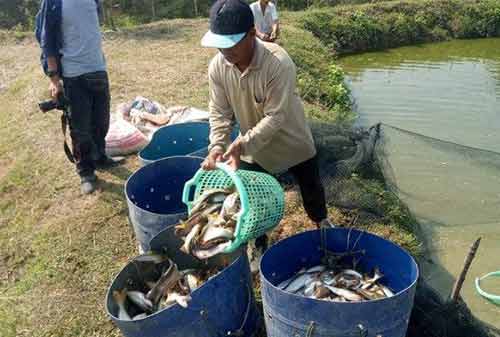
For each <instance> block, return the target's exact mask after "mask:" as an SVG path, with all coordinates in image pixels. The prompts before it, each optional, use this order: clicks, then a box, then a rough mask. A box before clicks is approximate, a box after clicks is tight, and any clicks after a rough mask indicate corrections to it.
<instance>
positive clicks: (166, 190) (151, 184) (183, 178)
mask: <svg viewBox="0 0 500 337" xmlns="http://www.w3.org/2000/svg"><path fill="white" fill-rule="evenodd" d="M202 161H203V158H199V157H186V156H177V157H170V158H165V159H161V160H158V161H155V162H153V163H151V164H149V165H146V166H144V167H141V168H140V169H139V170H138V171H137V172H135V173H134V174H132V175H131V176H130V177H129V178H128V180H127V182H126V183H125V195H126V197H127V205H128V213H129V221H130V223H131V225H132V227H133V229H134V232H135V236H136V239H137V241H138V243H139V247H140V249H141V250H142V251H144V252H145V251H148V250H149V241H151V239H152V238H153V237H154V236H155V235H156V234H158V233H159V232H161V231H162V230H164V229H165V228H167V227H169V226H173V225H176V224H177V223H178V222H179V220H180V219H182V218H183V217H186V216H187V207H186V205H185V204H184V203H183V202H182V191H183V189H184V184H185V183H186V182H187V181H188V180H189V179H191V178H192V177H193V175H194V174H195V173H196V172H197V171H198V169H199V168H200V165H201V163H202Z"/></svg>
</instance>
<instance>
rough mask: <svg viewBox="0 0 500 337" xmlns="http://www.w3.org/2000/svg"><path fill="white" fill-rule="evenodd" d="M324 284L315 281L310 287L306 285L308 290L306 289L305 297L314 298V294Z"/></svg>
mask: <svg viewBox="0 0 500 337" xmlns="http://www.w3.org/2000/svg"><path fill="white" fill-rule="evenodd" d="M321 285H322V283H321V281H314V282H311V283H309V285H306V288H305V289H304V296H307V297H312V296H314V293H315V292H316V288H317V287H321Z"/></svg>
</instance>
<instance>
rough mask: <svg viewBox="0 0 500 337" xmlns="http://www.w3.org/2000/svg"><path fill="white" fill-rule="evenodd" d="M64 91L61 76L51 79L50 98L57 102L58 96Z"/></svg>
mask: <svg viewBox="0 0 500 337" xmlns="http://www.w3.org/2000/svg"><path fill="white" fill-rule="evenodd" d="M62 91H63V88H62V84H61V80H60V79H59V76H54V77H52V78H51V79H50V84H49V92H50V97H52V99H53V100H54V101H55V100H56V99H57V96H58V95H59V94H60V93H61V92H62Z"/></svg>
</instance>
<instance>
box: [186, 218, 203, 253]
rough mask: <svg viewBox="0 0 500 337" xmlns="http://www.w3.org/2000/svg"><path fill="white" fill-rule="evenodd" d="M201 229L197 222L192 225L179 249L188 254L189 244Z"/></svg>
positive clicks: (189, 251)
mask: <svg viewBox="0 0 500 337" xmlns="http://www.w3.org/2000/svg"><path fill="white" fill-rule="evenodd" d="M200 231H201V225H200V224H197V225H195V226H194V227H193V229H192V230H191V231H190V232H189V234H188V235H187V236H186V239H185V240H184V244H183V245H182V247H181V251H182V252H184V253H186V254H190V253H191V244H192V242H193V240H194V239H195V237H196V236H197V235H198V234H199V233H200Z"/></svg>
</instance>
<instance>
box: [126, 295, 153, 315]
mask: <svg viewBox="0 0 500 337" xmlns="http://www.w3.org/2000/svg"><path fill="white" fill-rule="evenodd" d="M127 297H128V298H129V299H130V301H132V303H134V304H135V305H137V306H138V307H139V308H141V309H142V310H144V311H149V312H151V311H152V310H153V303H151V301H150V300H149V299H148V298H146V295H144V294H143V293H141V292H140V291H127Z"/></svg>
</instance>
